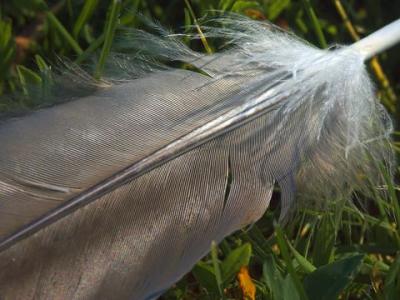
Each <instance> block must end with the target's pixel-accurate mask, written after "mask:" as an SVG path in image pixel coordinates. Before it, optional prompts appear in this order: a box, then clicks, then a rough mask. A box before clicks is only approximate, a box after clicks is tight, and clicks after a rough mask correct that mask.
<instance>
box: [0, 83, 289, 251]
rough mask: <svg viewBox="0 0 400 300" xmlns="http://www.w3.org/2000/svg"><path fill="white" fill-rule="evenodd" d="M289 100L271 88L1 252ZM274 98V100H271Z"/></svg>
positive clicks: (6, 243)
mask: <svg viewBox="0 0 400 300" xmlns="http://www.w3.org/2000/svg"><path fill="white" fill-rule="evenodd" d="M286 97H287V95H279V96H277V95H275V94H274V89H273V88H271V89H269V90H267V91H266V92H263V93H261V94H260V95H259V96H258V97H256V98H254V99H250V100H249V102H247V103H244V104H242V105H240V106H239V107H236V108H234V109H232V110H230V111H228V112H227V113H225V114H224V115H222V116H220V117H219V118H217V119H215V120H214V121H212V122H210V123H207V124H205V125H203V126H200V127H199V128H197V129H195V130H193V131H192V132H190V133H188V134H187V135H185V136H182V137H181V138H180V139H178V140H176V141H174V142H172V143H171V144H169V145H167V146H165V147H164V148H161V149H160V150H158V151H156V152H154V153H153V154H151V155H149V156H148V157H146V158H144V159H142V160H140V161H138V162H136V163H134V164H133V165H131V166H129V167H127V168H125V169H123V170H121V171H120V172H118V173H116V174H114V175H113V176H111V177H110V178H107V179H106V180H105V181H103V182H101V183H99V184H97V185H95V186H93V187H91V188H89V189H87V190H85V191H84V192H83V193H81V194H79V195H77V196H75V197H73V198H72V199H71V200H69V201H66V202H65V203H63V204H62V205H60V206H58V207H56V208H55V209H53V210H51V211H49V212H48V213H47V214H45V215H44V216H42V217H41V218H39V219H37V220H35V221H33V222H31V223H30V224H27V225H26V226H24V227H23V228H22V229H20V230H18V231H17V232H15V233H14V234H12V235H10V236H8V237H6V238H5V239H3V240H2V241H0V252H1V251H3V250H5V249H7V248H9V247H11V246H12V245H14V244H15V243H17V242H18V241H20V240H22V239H24V238H26V237H28V236H30V235H32V234H34V233H35V232H37V231H38V230H40V229H42V228H44V227H46V226H48V225H49V224H51V223H53V222H55V221H57V220H59V219H60V218H62V217H64V216H66V215H68V214H70V213H71V212H73V211H75V210H77V209H79V208H81V207H83V206H85V205H87V204H89V203H91V202H92V201H94V200H96V199H99V198H100V197H101V196H103V195H105V194H106V193H108V192H110V191H113V190H115V189H116V188H118V187H120V186H122V185H123V184H125V183H126V182H128V181H131V180H134V179H136V178H138V177H140V176H142V175H143V174H145V173H147V172H149V171H151V170H153V169H155V168H157V167H159V166H161V165H163V164H165V163H167V162H169V161H171V160H172V159H175V158H176V157H178V156H180V155H182V154H184V153H187V152H188V151H191V150H193V149H194V148H196V147H198V146H201V145H203V144H204V143H207V142H208V141H210V140H212V139H214V138H216V137H218V136H221V135H223V134H225V133H227V132H229V131H231V130H233V129H235V128H237V127H239V126H242V125H244V124H247V123H249V122H251V121H253V120H254V119H256V118H257V117H259V116H261V115H263V114H265V113H267V112H269V111H271V110H273V109H274V107H275V105H276V104H278V103H279V102H280V101H281V100H282V99H284V98H286ZM271 99H272V101H268V100H271Z"/></svg>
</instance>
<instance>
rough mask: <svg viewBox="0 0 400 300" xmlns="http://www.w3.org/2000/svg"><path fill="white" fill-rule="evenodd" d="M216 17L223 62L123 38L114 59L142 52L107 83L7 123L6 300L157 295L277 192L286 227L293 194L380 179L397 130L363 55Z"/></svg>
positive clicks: (165, 37) (209, 30)
mask: <svg viewBox="0 0 400 300" xmlns="http://www.w3.org/2000/svg"><path fill="white" fill-rule="evenodd" d="M216 22H217V23H219V24H217V25H215V26H214V25H212V24H208V25H207V24H206V26H205V31H206V36H207V37H209V38H224V39H226V40H227V45H228V46H230V48H229V49H228V50H226V51H223V52H220V53H216V54H213V55H209V56H207V55H203V54H200V53H196V52H194V51H192V50H190V49H189V48H187V47H186V46H185V45H184V44H183V43H181V42H180V41H179V36H177V35H173V34H170V33H168V32H166V31H164V30H163V29H162V28H159V27H157V26H156V25H154V26H155V27H154V28H156V29H157V30H156V31H158V34H159V35H158V36H154V35H151V34H149V33H146V32H144V31H130V32H127V33H126V36H125V37H124V39H122V40H121V41H125V43H123V42H120V43H117V45H116V49H118V46H119V47H120V51H121V52H124V53H126V51H125V50H126V48H129V47H130V50H132V48H135V49H133V50H136V51H139V53H141V54H140V55H138V54H133V55H132V56H129V55H126V54H125V55H121V54H114V56H113V58H112V59H111V60H110V62H109V65H108V67H107V70H108V72H109V74H110V76H112V77H110V78H108V81H107V82H108V83H109V84H107V85H105V86H103V87H101V88H98V89H97V90H96V91H95V92H93V93H92V94H91V95H88V96H85V97H80V98H79V99H74V100H72V101H69V102H66V103H62V104H59V105H56V106H53V107H49V108H43V109H41V110H38V111H36V112H33V113H31V114H29V115H25V116H22V117H14V118H9V119H7V120H4V121H3V122H2V124H1V126H0V145H1V146H0V239H1V244H0V247H1V249H2V251H1V252H0V297H2V298H5V299H55V298H57V299H128V298H129V299H153V298H156V297H157V296H159V295H160V294H161V293H162V292H163V291H164V290H165V289H167V288H168V287H169V286H170V285H171V284H173V283H174V282H176V281H177V280H178V279H179V278H180V277H182V276H183V275H184V274H185V273H186V272H188V271H189V270H190V268H191V267H192V266H193V265H194V264H195V262H196V261H197V260H198V259H200V258H201V257H202V256H204V255H205V254H206V253H207V252H208V250H209V247H210V244H211V242H212V241H221V240H222V239H223V238H224V237H225V236H227V235H228V234H230V233H232V232H233V231H235V230H237V229H240V228H242V227H243V226H245V225H248V224H251V223H254V222H255V221H257V219H259V218H260V217H261V216H262V215H263V213H264V212H265V210H266V209H267V207H268V204H269V201H270V198H271V195H272V190H273V188H274V186H275V185H276V184H278V185H279V186H280V188H281V193H282V196H281V218H282V219H285V218H287V216H288V214H289V212H290V211H291V210H293V207H294V202H293V201H294V199H295V197H294V195H295V194H296V195H297V196H296V198H297V199H298V201H297V202H300V203H302V202H303V201H309V200H313V199H323V200H328V199H329V198H332V197H333V196H346V197H349V195H350V194H351V192H352V191H354V190H361V191H368V189H369V187H368V186H367V183H366V182H367V180H365V179H363V177H362V176H361V175H367V176H368V178H369V179H370V180H371V181H373V182H375V183H377V184H379V183H380V182H381V178H380V175H379V174H380V172H379V166H380V164H382V163H383V164H384V165H385V166H386V167H387V168H388V169H390V168H391V164H392V151H391V148H390V146H389V134H390V132H391V122H390V118H389V117H388V115H387V113H386V112H385V110H384V108H383V107H382V106H381V105H380V104H379V103H378V101H377V100H376V98H375V95H374V89H373V85H372V83H371V81H370V79H369V77H368V74H367V72H366V70H365V66H364V62H363V59H364V57H363V55H361V54H360V51H358V49H355V48H352V47H337V48H336V49H330V50H320V49H317V48H315V47H313V46H311V45H309V44H307V43H305V42H304V41H302V40H300V39H299V38H297V37H295V36H294V35H292V34H289V33H287V32H284V31H282V30H280V29H278V28H276V27H274V26H272V25H270V24H267V23H261V22H256V21H251V20H248V19H245V18H242V17H238V16H229V17H224V18H219V19H217V20H216ZM220 25H223V26H220ZM132 41H133V42H132ZM124 47H125V49H122V48H124ZM134 53H138V52H134ZM169 60H174V61H176V60H180V61H184V62H186V63H188V64H190V65H191V66H193V67H195V68H197V70H198V71H190V70H180V69H175V68H172V67H168V66H167V65H165V64H163V63H162V62H163V61H164V62H165V61H169Z"/></svg>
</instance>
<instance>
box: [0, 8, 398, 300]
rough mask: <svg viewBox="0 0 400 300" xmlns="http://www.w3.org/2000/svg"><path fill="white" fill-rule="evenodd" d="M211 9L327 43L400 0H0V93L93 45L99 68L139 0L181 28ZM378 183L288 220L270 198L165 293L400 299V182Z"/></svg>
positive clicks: (394, 74) (365, 27) (388, 72)
mask: <svg viewBox="0 0 400 300" xmlns="http://www.w3.org/2000/svg"><path fill="white" fill-rule="evenodd" d="M383 7H384V8H385V9H382V8H383ZM210 9H219V10H229V11H234V12H237V13H242V14H246V15H249V16H251V17H254V18H258V19H268V20H271V21H273V22H275V23H277V24H278V25H280V26H283V27H290V28H292V29H293V30H294V31H295V32H296V33H297V34H298V35H300V36H302V37H303V38H305V39H307V40H309V41H310V42H311V43H314V44H316V45H320V46H322V47H326V46H327V45H329V43H333V42H335V41H338V42H341V43H342V42H351V40H352V37H353V38H357V36H358V35H364V34H366V33H368V32H369V31H371V30H373V29H376V28H378V27H380V26H382V25H384V24H385V23H387V22H389V21H390V20H392V19H394V18H395V17H397V16H396V12H398V11H399V10H400V3H398V2H397V3H396V1H381V2H379V1H374V0H372V1H368V2H367V3H365V4H360V3H358V2H356V1H351V0H348V1H338V0H335V1H331V2H329V1H322V0H320V1H311V0H303V1H291V0H269V1H261V0H260V1H250V0H249V1H244V0H220V1H219V0H201V1H200V0H197V1H194V0H192V1H177V0H175V1H174V0H172V1H161V0H160V1H155V0H153V1H146V0H121V1H119V0H87V1H72V0H64V1H47V2H44V1H42V0H32V1H22V0H16V1H5V2H4V3H3V2H2V3H1V4H0V94H3V93H11V92H14V91H20V92H21V93H22V95H29V93H31V86H41V85H42V84H43V80H45V79H46V78H47V77H46V76H43V74H46V72H48V71H49V69H50V67H49V66H50V65H51V62H54V61H56V60H57V57H60V56H61V57H68V58H69V59H70V60H72V61H75V62H77V63H79V64H89V62H90V58H91V57H92V56H93V54H96V53H97V54H99V56H98V57H99V58H98V59H97V61H96V62H95V67H94V68H93V74H92V75H93V76H94V77H96V78H100V77H101V75H102V72H103V69H104V62H105V61H106V59H107V56H108V55H109V52H110V49H111V46H112V41H113V39H114V35H115V32H116V31H118V29H119V28H120V27H122V26H128V27H129V26H134V27H136V26H139V25H140V21H139V20H138V18H137V17H136V16H135V12H137V11H140V12H141V13H143V14H144V15H147V16H151V17H154V18H156V19H158V20H160V21H161V22H162V23H163V24H165V25H168V26H170V27H173V28H178V27H180V26H182V25H195V26H198V24H197V22H196V18H195V16H202V15H204V14H206V13H209V14H210V13H212V12H210ZM199 33H200V34H201V28H199ZM354 33H356V35H354ZM202 42H203V45H197V46H198V47H199V50H203V51H207V52H210V51H212V49H213V48H212V45H209V44H208V42H207V40H202ZM195 46H196V45H195ZM202 46H203V49H201V47H202ZM204 48H205V49H204ZM396 51H397V52H398V51H399V48H398V47H397V48H396V49H393V50H391V51H389V52H387V53H386V54H384V55H382V56H381V57H380V58H379V59H380V61H375V62H373V63H372V67H371V68H372V70H373V72H374V74H377V77H375V78H376V82H377V86H378V87H379V91H378V92H379V96H380V98H381V100H382V102H383V103H384V105H385V106H386V107H387V108H388V109H389V110H390V111H391V112H392V114H393V118H394V119H395V121H397V123H399V121H400V105H399V103H398V101H397V96H396V95H398V94H399V89H400V79H399V77H400V73H399V70H400V69H399V66H400V57H399V56H398V55H397V56H396V55H394V54H395V53H396ZM383 71H384V72H383ZM5 99H6V98H4V99H2V100H0V111H7V110H11V109H14V108H15V107H24V108H29V109H30V108H32V107H35V106H37V105H40V103H38V102H32V101H29V100H28V99H29V97H25V98H24V97H21V99H20V100H19V101H18V103H15V102H13V101H11V100H5ZM399 136H400V134H399V133H398V132H395V135H394V147H395V148H396V149H400V146H399V141H398V137H399ZM387 177H388V176H387ZM385 189H386V190H387V194H388V199H382V198H381V197H380V196H379V194H378V193H376V197H375V199H363V201H364V208H363V209H361V208H360V207H357V206H356V205H355V204H351V203H345V202H343V201H342V200H341V199H332V202H331V203H330V204H329V208H330V209H328V210H326V211H322V212H321V211H318V210H312V209H305V208H304V209H301V210H300V211H299V213H298V214H297V215H296V216H295V217H294V219H293V220H291V221H290V223H289V224H288V225H287V226H285V227H284V228H281V227H280V226H279V225H277V224H276V223H275V219H276V216H277V214H278V213H279V212H278V207H277V205H276V204H275V205H274V203H273V205H272V206H271V208H270V209H269V210H268V211H267V212H266V214H265V215H264V216H263V217H262V218H261V220H259V222H257V224H254V225H253V226H251V227H250V228H247V229H243V230H241V231H240V232H236V233H235V234H233V235H232V236H230V237H228V238H226V239H225V240H224V241H223V242H222V243H220V244H219V245H215V244H213V245H212V248H211V253H210V255H208V256H207V257H205V258H204V259H203V260H202V261H200V262H199V263H198V264H197V265H196V266H195V267H194V269H193V270H192V272H190V273H189V274H187V275H186V276H185V277H184V278H183V279H182V280H181V281H180V282H178V283H176V284H175V285H174V286H173V287H172V288H171V289H170V290H169V291H168V292H167V293H166V294H165V295H164V296H163V297H162V299H241V298H243V297H247V298H248V299H253V298H254V297H255V298H256V299H274V300H279V299H285V300H286V299H301V300H303V299H310V300H313V299H338V297H340V299H382V300H383V299H384V300H391V299H396V298H397V297H398V296H399V295H400V251H399V249H400V228H399V219H400V206H399V200H398V187H397V186H396V185H394V184H393V183H392V182H391V181H390V180H389V178H388V180H387V185H386V187H385ZM277 197H278V196H277ZM277 201H279V199H275V202H277ZM253 290H255V296H254V293H253Z"/></svg>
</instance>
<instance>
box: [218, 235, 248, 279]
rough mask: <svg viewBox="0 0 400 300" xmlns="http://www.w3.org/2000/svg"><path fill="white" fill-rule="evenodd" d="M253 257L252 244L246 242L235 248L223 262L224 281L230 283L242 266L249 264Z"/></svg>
mask: <svg viewBox="0 0 400 300" xmlns="http://www.w3.org/2000/svg"><path fill="white" fill-rule="evenodd" d="M250 257H251V245H250V244H249V243H246V244H244V245H242V246H240V247H238V248H236V249H235V250H233V251H231V252H230V253H229V255H228V256H227V257H226V258H225V259H224V261H223V262H222V263H221V272H222V282H223V283H228V282H229V281H230V280H232V278H233V277H234V276H235V275H236V274H237V273H238V272H239V270H240V268H241V267H243V266H247V265H248V264H249V262H250Z"/></svg>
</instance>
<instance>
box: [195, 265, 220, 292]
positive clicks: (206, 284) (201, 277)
mask: <svg viewBox="0 0 400 300" xmlns="http://www.w3.org/2000/svg"><path fill="white" fill-rule="evenodd" d="M192 274H193V275H194V277H195V278H196V280H197V282H198V283H199V284H200V285H201V286H202V287H203V288H204V289H205V290H207V291H208V293H210V294H214V295H219V287H218V284H217V280H216V278H215V274H214V269H213V267H212V266H210V265H208V264H206V263H205V262H202V261H199V262H198V263H197V264H196V265H195V266H194V268H193V269H192Z"/></svg>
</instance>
